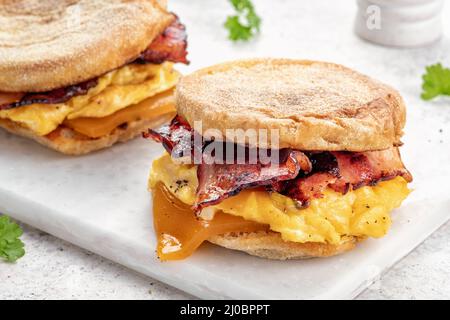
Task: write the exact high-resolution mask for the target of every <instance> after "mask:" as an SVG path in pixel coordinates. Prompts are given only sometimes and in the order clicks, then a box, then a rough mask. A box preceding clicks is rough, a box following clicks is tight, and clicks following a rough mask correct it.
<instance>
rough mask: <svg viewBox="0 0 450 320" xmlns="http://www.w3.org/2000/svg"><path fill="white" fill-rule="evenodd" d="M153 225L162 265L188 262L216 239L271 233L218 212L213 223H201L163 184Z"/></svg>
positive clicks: (155, 200) (156, 196)
mask: <svg viewBox="0 0 450 320" xmlns="http://www.w3.org/2000/svg"><path fill="white" fill-rule="evenodd" d="M153 223H154V227H155V232H156V235H157V240H158V248H157V253H158V257H159V258H160V259H161V260H162V261H167V260H181V259H185V258H187V257H189V256H190V255H192V253H194V251H195V250H196V249H197V248H198V247H199V246H200V245H201V244H202V243H203V242H204V241H205V240H207V239H208V238H209V237H211V236H214V235H220V234H225V233H228V232H255V231H260V230H268V226H266V225H263V224H259V223H256V222H252V221H248V220H244V219H243V218H241V217H237V216H233V215H229V214H226V213H223V212H217V213H216V214H215V216H214V218H213V219H212V220H211V221H207V220H203V219H200V218H198V217H197V216H196V215H195V213H194V212H193V211H192V210H191V208H190V207H189V206H188V205H186V204H185V203H183V202H181V201H180V200H178V199H177V198H176V197H175V196H173V195H172V194H171V193H170V192H169V191H168V190H167V189H166V187H165V186H164V185H163V184H162V183H158V184H157V186H156V188H155V189H154V190H153Z"/></svg>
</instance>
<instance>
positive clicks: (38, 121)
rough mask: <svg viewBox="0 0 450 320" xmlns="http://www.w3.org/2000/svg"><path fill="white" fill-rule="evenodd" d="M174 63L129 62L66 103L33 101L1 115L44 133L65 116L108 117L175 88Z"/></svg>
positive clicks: (38, 132) (42, 134)
mask: <svg viewBox="0 0 450 320" xmlns="http://www.w3.org/2000/svg"><path fill="white" fill-rule="evenodd" d="M172 66H173V64H172V63H170V62H165V63H163V64H161V65H155V64H144V65H139V64H130V65H126V66H124V67H122V68H119V69H116V70H113V71H111V72H109V73H107V74H105V75H104V76H102V77H100V78H99V79H98V83H97V85H96V86H95V87H93V88H91V89H90V90H89V91H88V93H87V94H85V95H80V96H76V97H73V98H72V99H70V100H68V101H67V102H65V103H59V104H32V105H29V106H24V107H20V108H15V109H10V110H3V111H0V119H8V120H11V121H14V122H17V123H19V124H21V125H23V126H25V127H26V128H28V129H30V130H31V131H33V132H34V133H35V134H37V135H40V136H44V135H47V134H49V133H50V132H52V131H54V130H55V129H56V128H57V127H58V126H59V125H61V124H62V123H63V122H64V121H65V120H74V119H79V118H84V119H85V118H99V119H100V118H105V117H108V116H111V115H112V114H114V113H116V112H118V111H120V110H122V109H125V108H127V107H130V106H133V105H136V104H139V103H141V102H143V101H144V100H146V99H148V98H151V97H153V96H155V95H157V94H159V93H161V92H164V91H167V90H169V89H171V88H173V87H174V86H175V84H176V83H177V81H178V79H179V74H178V73H177V72H176V71H175V70H174V69H173V68H172Z"/></svg>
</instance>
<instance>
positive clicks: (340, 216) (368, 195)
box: [149, 154, 410, 244]
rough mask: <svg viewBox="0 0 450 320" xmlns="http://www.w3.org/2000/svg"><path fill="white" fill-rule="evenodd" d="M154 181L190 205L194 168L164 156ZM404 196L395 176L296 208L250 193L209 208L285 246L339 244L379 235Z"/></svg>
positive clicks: (332, 193)
mask: <svg viewBox="0 0 450 320" xmlns="http://www.w3.org/2000/svg"><path fill="white" fill-rule="evenodd" d="M180 181H181V182H182V183H180ZM158 182H162V183H164V185H165V186H166V187H167V188H168V189H169V190H170V191H171V192H172V193H173V194H174V195H175V196H176V197H177V198H179V199H180V200H181V201H182V202H184V203H186V204H189V205H192V204H193V203H194V201H195V194H196V189H197V186H198V180H197V171H196V167H195V166H192V165H184V164H176V163H174V162H173V160H172V159H171V157H170V155H168V154H165V155H164V156H163V157H161V158H159V159H157V160H155V161H154V162H153V169H152V172H151V174H150V181H149V186H150V187H154V186H156V184H157V183H158ZM409 192H410V191H409V189H408V187H407V182H406V180H404V179H403V178H402V177H397V178H395V179H392V180H389V181H384V182H380V183H379V184H377V185H376V186H373V187H370V186H366V187H362V188H359V189H357V190H354V191H350V192H348V193H346V194H341V193H338V192H335V191H333V190H331V189H327V190H326V191H325V193H324V196H323V197H322V198H318V199H313V200H311V204H310V206H309V207H307V208H305V209H299V208H297V207H296V206H295V203H294V201H293V200H292V199H290V198H288V197H285V196H283V195H281V194H278V193H269V192H266V191H262V190H255V189H249V190H244V191H242V192H240V193H239V194H238V195H236V196H233V197H231V198H228V199H226V200H224V201H223V202H221V203H219V204H218V205H215V206H214V207H213V208H214V209H215V210H221V211H223V212H225V213H228V214H232V215H235V216H240V217H243V218H244V219H246V220H251V221H255V222H259V223H263V224H268V225H269V226H270V229H271V230H273V231H276V232H279V233H280V234H281V237H282V238H283V239H284V240H286V241H294V242H301V243H304V242H322V243H331V244H339V243H341V242H343V241H344V240H345V239H346V237H348V236H357V237H366V236H368V237H375V238H378V237H382V236H384V235H385V234H386V233H387V231H388V229H389V227H390V226H391V223H392V222H391V218H390V215H389V214H390V212H391V211H392V210H393V209H394V208H397V207H399V206H400V204H401V203H402V201H403V200H404V199H405V198H406V197H407V196H408V194H409Z"/></svg>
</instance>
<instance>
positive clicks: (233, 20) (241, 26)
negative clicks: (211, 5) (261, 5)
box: [225, 0, 261, 41]
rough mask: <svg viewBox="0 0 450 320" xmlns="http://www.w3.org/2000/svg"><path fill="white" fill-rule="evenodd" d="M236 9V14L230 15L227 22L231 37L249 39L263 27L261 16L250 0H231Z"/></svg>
mask: <svg viewBox="0 0 450 320" xmlns="http://www.w3.org/2000/svg"><path fill="white" fill-rule="evenodd" d="M229 1H230V2H231V4H232V5H233V7H234V9H235V10H236V15H234V16H229V17H228V18H227V21H226V22H225V28H226V29H228V31H229V35H228V38H230V39H231V40H233V41H238V40H243V41H248V40H249V39H251V38H252V37H253V36H254V35H255V34H256V33H257V32H259V30H260V27H261V18H260V17H259V16H258V15H257V14H256V12H255V8H254V6H253V4H252V2H251V1H250V0H229Z"/></svg>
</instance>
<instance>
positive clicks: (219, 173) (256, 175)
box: [193, 149, 311, 212]
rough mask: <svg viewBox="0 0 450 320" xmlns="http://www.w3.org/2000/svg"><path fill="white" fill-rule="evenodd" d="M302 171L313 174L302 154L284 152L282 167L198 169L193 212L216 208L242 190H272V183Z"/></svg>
mask: <svg viewBox="0 0 450 320" xmlns="http://www.w3.org/2000/svg"><path fill="white" fill-rule="evenodd" d="M300 170H303V171H306V172H307V171H309V170H311V163H310V161H309V160H308V158H307V157H306V155H305V154H304V153H303V152H301V151H294V150H290V149H283V150H281V151H280V163H278V164H269V165H263V164H261V163H260V162H258V163H257V164H206V163H202V164H200V165H199V166H198V169H197V177H198V182H199V185H198V189H197V201H196V203H195V205H194V207H193V209H194V210H195V211H196V212H198V211H200V210H201V209H202V208H204V207H207V206H211V205H214V204H217V203H219V202H221V201H223V200H224V199H226V198H229V197H231V196H233V195H236V194H237V193H239V192H240V191H241V190H243V189H249V188H254V187H257V186H270V185H272V184H273V183H276V182H278V181H284V180H291V179H294V178H295V177H296V176H297V175H298V174H299V173H300Z"/></svg>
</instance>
